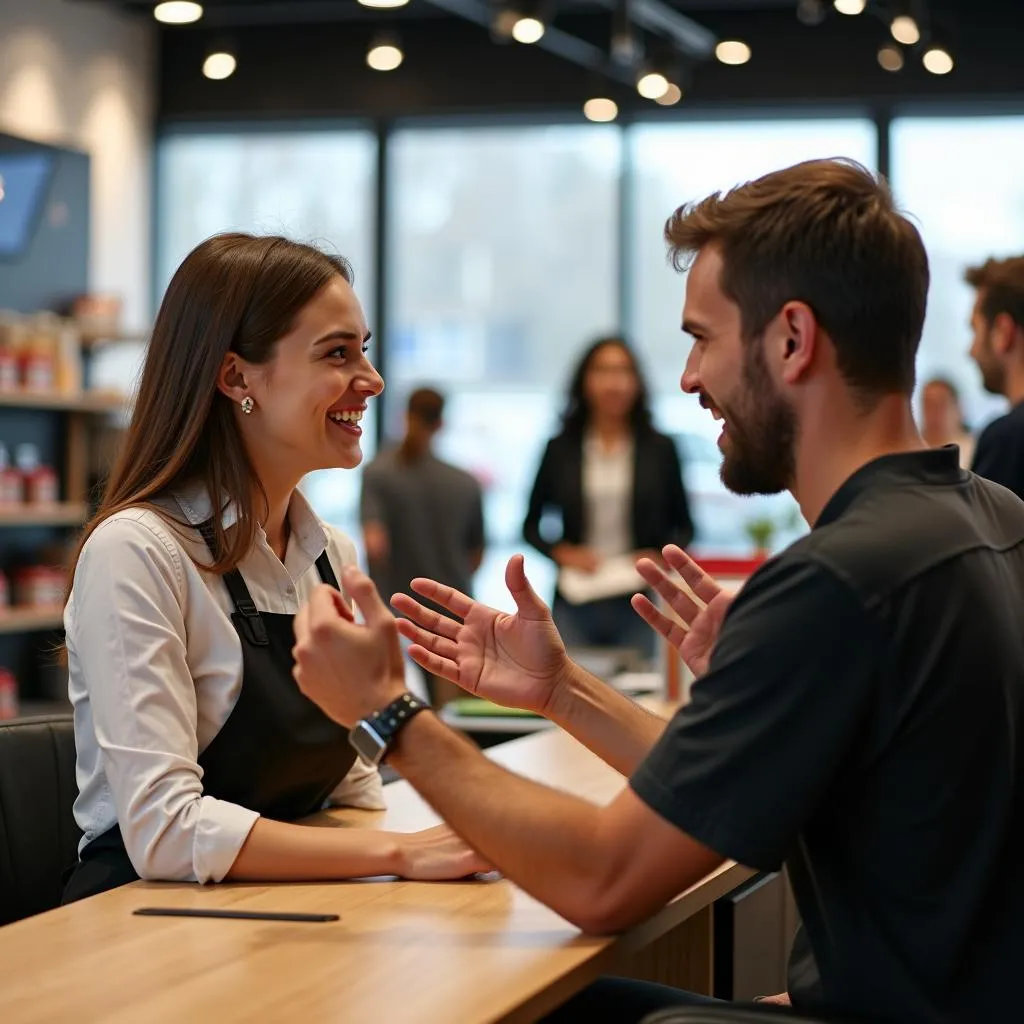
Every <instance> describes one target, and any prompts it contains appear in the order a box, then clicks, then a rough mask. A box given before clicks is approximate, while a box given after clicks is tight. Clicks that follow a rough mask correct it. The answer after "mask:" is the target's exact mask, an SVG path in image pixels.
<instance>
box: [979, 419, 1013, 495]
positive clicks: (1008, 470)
mask: <svg viewBox="0 0 1024 1024" xmlns="http://www.w3.org/2000/svg"><path fill="white" fill-rule="evenodd" d="M971 470H972V472H975V473H977V474H978V476H983V477H985V479H986V480H993V481H995V482H996V483H997V484H1002V485H1003V486H1004V487H1009V488H1010V490H1011V491H1013V493H1014V494H1016V495H1017V496H1018V497H1019V498H1024V402H1022V403H1021V404H1020V405H1016V406H1014V407H1013V408H1012V409H1011V410H1010V411H1009V412H1008V413H1007V414H1006V415H1005V416H1000V417H999V419H997V420H993V421H992V422H991V423H990V424H989V425H988V426H987V427H986V428H985V429H984V430H983V431H982V432H981V437H979V438H978V443H977V445H976V446H975V449H974V460H973V461H972V463H971Z"/></svg>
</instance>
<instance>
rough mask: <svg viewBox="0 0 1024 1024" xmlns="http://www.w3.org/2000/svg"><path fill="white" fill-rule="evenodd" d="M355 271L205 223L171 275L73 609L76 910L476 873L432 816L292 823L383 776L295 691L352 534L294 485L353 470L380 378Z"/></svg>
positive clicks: (374, 791) (307, 251)
mask: <svg viewBox="0 0 1024 1024" xmlns="http://www.w3.org/2000/svg"><path fill="white" fill-rule="evenodd" d="M351 280H352V273H351V269H350V267H349V265H348V263H347V262H346V261H345V260H344V259H342V258H340V257H337V256H328V255H326V254H324V253H323V252H320V251H319V250H317V249H314V248H312V247H310V246H307V245H300V244H298V243H295V242H292V241H289V240H288V239H285V238H280V237H256V236H252V235H245V234H226V235H218V236H214V237H213V238H210V239H208V240H207V241H205V242H203V243H202V244H200V245H199V246H197V247H196V248H195V249H194V250H193V251H192V252H191V253H190V254H189V255H188V256H187V257H186V259H185V261H184V262H183V263H182V265H181V267H180V268H179V269H178V271H177V273H176V274H175V275H174V278H173V279H172V281H171V283H170V286H169V288H168V290H167V294H166V296H165V298H164V301H163V304H162V306H161V308H160V312H159V314H158V316H157V320H156V324H155V327H154V330H153V337H152V340H151V342H150V345H149V349H148V352H147V356H146V363H145V366H144V369H143V373H142V380H141V383H140V387H139V394H138V398H137V401H136V405H135V410H134V414H133V417H132V422H131V425H130V427H129V429H128V433H127V436H126V439H125V444H124V448H123V450H122V452H121V454H120V457H119V460H118V462H117V465H116V466H115V467H114V470H113V473H112V474H111V477H110V482H109V484H108V486H107V493H106V495H105V497H104V500H103V503H102V505H101V506H100V510H99V512H98V513H97V515H96V517H95V519H94V520H93V521H92V522H91V523H90V524H89V526H88V527H87V529H86V531H85V537H84V540H83V543H82V546H81V548H80V551H79V554H78V557H77V558H76V559H75V561H74V562H73V564H72V570H73V580H72V587H71V591H70V594H69V596H68V601H67V608H66V611H65V624H66V627H67V652H68V668H69V675H70V683H69V686H70V694H71V699H72V703H73V705H74V710H75V740H76V746H77V754H78V765H77V774H78V780H79V786H80V793H79V797H78V800H77V801H76V804H75V816H76V819H77V821H78V824H79V826H80V827H81V829H82V832H83V837H82V841H81V844H80V847H79V862H78V864H77V865H76V868H75V871H74V873H73V875H72V877H71V880H70V882H69V885H68V889H67V891H66V893H65V899H66V900H73V899H80V898H82V897H84V896H88V895H91V894H93V893H96V892H100V891H102V890H104V889H109V888H112V887H114V886H117V885H120V884H123V883H125V882H128V881H131V880H133V879H136V878H139V877H142V878H145V879H160V880H175V881H199V882H206V881H220V880H221V879H223V878H230V879H258V880H265V881H272V880H277V879H280V880H284V879H304V878H317V879H322V878H344V877H352V876H365V875H380V874H403V875H406V876H408V877H431V878H442V877H458V876H461V875H465V874H468V873H470V872H472V871H474V870H476V869H477V868H478V867H480V866H481V865H480V864H479V862H478V861H477V859H476V857H475V855H474V854H472V853H471V852H470V851H469V850H468V849H467V848H466V847H464V846H463V845H462V844H461V842H459V841H458V840H457V839H455V837H454V836H453V835H452V834H451V833H449V832H448V831H447V830H445V829H437V830H431V831H430V832H427V833H421V834H419V835H416V836H397V835H391V834H388V833H371V832H362V831H360V832H354V833H349V832H348V831H346V830H338V829H317V828H309V827H304V826H299V825H294V824H289V823H290V822H294V821H296V820H297V819H299V818H301V817H304V816H306V815H309V814H312V813H313V812H315V811H317V810H319V809H320V808H321V807H323V806H324V805H325V803H327V802H329V801H336V802H342V803H350V804H353V805H356V806H363V807H379V806H381V805H382V792H381V788H380V779H379V776H378V775H377V773H376V771H372V770H370V769H368V768H366V767H364V766H362V765H360V764H357V763H356V762H355V754H354V751H353V750H352V748H351V747H350V746H349V744H348V742H347V737H346V733H345V731H344V730H343V729H342V728H341V727H340V726H338V725H337V724H336V723H334V722H333V721H331V720H330V719H329V718H327V717H326V716H325V715H324V714H323V713H322V712H321V711H320V710H319V709H318V708H316V707H315V705H313V704H312V703H310V702H309V701H308V700H307V699H306V698H305V697H303V696H302V694H301V693H300V692H299V691H298V690H297V688H296V687H295V685H294V683H293V680H292V674H291V672H292V655H291V648H292V645H293V642H294V638H293V627H292V622H293V618H294V615H295V613H296V612H297V611H298V608H299V605H300V603H301V602H302V601H303V600H304V599H305V598H306V597H307V596H308V595H309V594H310V593H311V592H312V590H313V588H314V587H315V586H316V585H317V584H319V583H321V582H324V583H328V584H331V585H333V586H335V587H337V578H338V576H339V575H340V573H341V571H342V569H343V568H344V567H345V566H346V565H348V564H351V563H352V562H353V561H354V549H353V546H352V543H351V541H349V540H348V538H346V537H345V536H343V535H342V534H340V533H339V532H338V531H336V530H334V529H332V528H330V527H328V526H326V525H325V524H323V523H322V522H321V521H320V520H319V519H317V517H316V516H315V515H314V514H313V512H312V510H311V509H310V507H309V505H308V504H307V503H306V502H305V500H304V499H303V498H302V496H301V494H300V493H299V492H298V491H297V489H296V488H297V485H298V483H299V481H300V479H301V478H302V477H303V476H304V475H305V474H307V473H309V472H312V471H314V470H318V469H328V468H347V469H351V468H353V467H355V466H357V465H358V464H359V462H360V460H361V459H362V451H361V449H360V439H361V436H362V430H361V427H360V426H359V421H360V420H361V418H362V415H363V413H364V411H365V410H366V408H367V403H368V402H369V401H370V400H371V399H372V398H375V397H376V396H377V395H379V394H380V392H381V390H382V388H383V386H384V385H383V381H382V380H381V378H380V376H379V374H378V373H377V371H376V370H375V369H374V367H373V366H372V365H371V363H370V362H369V360H368V359H367V354H366V343H367V340H368V339H369V336H370V333H369V331H368V330H367V327H366V321H365V317H364V316H363V311H362V307H361V306H360V304H359V300H358V299H357V298H356V295H355V293H354V292H353V290H352V286H351Z"/></svg>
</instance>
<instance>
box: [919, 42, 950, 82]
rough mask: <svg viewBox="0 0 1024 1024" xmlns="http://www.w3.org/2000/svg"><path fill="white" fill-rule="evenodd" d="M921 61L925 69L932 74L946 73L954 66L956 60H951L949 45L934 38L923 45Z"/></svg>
mask: <svg viewBox="0 0 1024 1024" xmlns="http://www.w3.org/2000/svg"><path fill="white" fill-rule="evenodd" d="M921 63H922V64H923V65H924V69H925V71H929V72H931V73H932V74H933V75H948V74H949V73H950V71H952V70H953V68H955V67H956V61H954V60H953V54H952V53H951V52H950V50H949V47H947V46H946V45H944V44H943V43H941V42H940V41H938V40H937V39H934V38H933V39H931V40H930V41H929V43H928V45H927V46H926V47H925V50H924V53H923V54H922V55H921Z"/></svg>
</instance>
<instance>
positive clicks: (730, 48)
mask: <svg viewBox="0 0 1024 1024" xmlns="http://www.w3.org/2000/svg"><path fill="white" fill-rule="evenodd" d="M715 56H716V57H717V58H718V60H719V62H720V63H722V64H730V65H736V66H738V65H740V64H746V63H747V61H749V60H750V47H749V46H748V45H747V44H746V43H745V42H743V40H742V39H723V40H722V41H721V42H720V43H719V44H718V45H717V46H716V47H715Z"/></svg>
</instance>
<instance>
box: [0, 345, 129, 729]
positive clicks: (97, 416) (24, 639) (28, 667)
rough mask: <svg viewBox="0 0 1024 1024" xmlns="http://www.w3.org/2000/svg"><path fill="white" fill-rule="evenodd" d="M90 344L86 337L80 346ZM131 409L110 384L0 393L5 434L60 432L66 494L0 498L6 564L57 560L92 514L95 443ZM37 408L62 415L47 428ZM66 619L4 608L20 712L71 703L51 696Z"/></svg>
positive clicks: (2, 624) (0, 612)
mask: <svg viewBox="0 0 1024 1024" xmlns="http://www.w3.org/2000/svg"><path fill="white" fill-rule="evenodd" d="M86 347H87V346H86V345H85V344H83V346H82V348H83V350H85V349H86ZM127 410H128V402H127V400H126V399H125V397H124V396H123V395H120V394H112V393H110V392H106V391H83V392H77V393H63V392H57V391H53V392H49V391H47V392H32V391H16V392H4V393H0V423H5V424H7V426H3V427H0V431H2V433H0V440H4V441H6V440H7V436H8V430H10V431H11V432H12V433H13V434H14V436H15V437H18V436H21V437H25V436H26V432H28V434H29V436H31V434H32V433H34V432H35V431H36V430H39V429H45V431H46V432H48V433H49V432H51V431H53V432H55V435H54V434H53V433H50V437H51V440H50V441H49V442H47V443H48V444H50V445H52V444H54V443H56V445H57V448H56V451H54V450H52V449H51V450H50V453H49V456H48V457H49V458H51V459H52V460H53V465H54V466H55V468H57V469H58V470H59V473H60V498H61V500H60V501H57V502H54V503H52V504H45V505H41V504H25V505H8V506H0V536H2V538H3V539H2V541H0V544H2V545H3V547H4V559H5V566H6V565H9V564H13V565H18V564H24V560H25V559H26V558H28V559H32V558H33V557H36V556H34V555H33V552H40V550H41V549H42V553H43V557H42V559H38V560H40V561H43V562H44V564H49V565H57V564H60V563H59V562H58V561H57V559H58V558H59V557H61V556H60V555H58V551H59V550H61V549H63V548H64V545H65V541H66V540H67V538H68V536H69V531H75V530H77V529H78V528H80V527H81V526H83V525H84V524H85V522H86V521H87V519H88V517H89V514H90V511H91V508H90V480H91V476H90V474H92V476H93V477H95V476H96V475H97V474H99V475H100V476H102V472H103V470H102V464H103V463H104V462H105V461H106V460H105V458H103V457H101V455H100V452H101V449H98V448H96V443H97V442H98V441H99V440H100V439H101V436H102V431H103V430H104V429H107V428H110V427H113V428H115V429H116V428H120V427H122V426H123V425H124V419H125V414H126V413H127ZM40 416H42V417H43V418H44V420H45V421H47V422H50V417H56V418H57V422H56V423H52V422H50V425H49V426H46V427H45V428H43V427H42V422H43V421H41V420H40ZM33 424H39V425H38V426H33ZM54 436H55V438H56V441H55V442H54V440H53V439H52V438H53V437H54ZM22 536H23V537H24V541H23V540H22V539H21V538H22ZM47 538H49V539H47ZM47 549H50V550H47ZM63 626H64V613H63V609H62V608H60V607H24V606H21V607H19V606H13V607H8V608H0V642H2V645H3V655H2V656H3V663H4V664H5V665H6V666H8V667H10V668H11V669H12V670H13V671H15V674H16V675H17V677H18V679H19V691H20V694H19V696H20V701H19V703H20V704H21V708H20V713H21V714H26V713H30V712H29V709H30V708H40V709H42V708H46V709H48V710H55V709H59V708H61V707H64V708H66V707H67V705H66V704H65V705H61V704H60V703H59V702H57V703H54V701H53V700H52V698H54V697H56V696H57V695H58V694H59V692H60V690H61V688H62V687H61V683H60V680H59V675H60V672H61V671H62V670H61V669H60V668H59V665H58V662H57V661H56V658H55V650H56V644H55V640H56V638H57V637H58V636H59V635H60V631H61V630H62V629H63Z"/></svg>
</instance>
